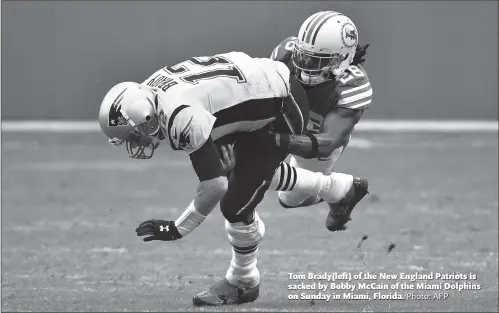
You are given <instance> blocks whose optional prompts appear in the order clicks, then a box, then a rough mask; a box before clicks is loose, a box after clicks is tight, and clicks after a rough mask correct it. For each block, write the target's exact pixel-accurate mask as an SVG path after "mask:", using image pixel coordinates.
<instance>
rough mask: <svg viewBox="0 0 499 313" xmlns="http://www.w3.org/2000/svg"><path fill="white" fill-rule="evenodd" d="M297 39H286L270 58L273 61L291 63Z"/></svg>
mask: <svg viewBox="0 0 499 313" xmlns="http://www.w3.org/2000/svg"><path fill="white" fill-rule="evenodd" d="M296 39H297V38H296V37H288V38H286V39H284V40H283V41H282V42H281V43H280V44H279V45H278V46H277V47H275V49H274V51H272V54H271V56H270V58H271V59H272V60H275V61H280V62H283V63H286V64H288V63H289V62H290V61H291V55H292V53H293V48H294V46H295V43H296Z"/></svg>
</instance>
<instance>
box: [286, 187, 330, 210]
mask: <svg viewBox="0 0 499 313" xmlns="http://www.w3.org/2000/svg"><path fill="white" fill-rule="evenodd" d="M277 195H278V197H279V203H280V204H281V206H282V207H283V208H285V209H290V208H297V207H301V206H309V205H312V204H317V203H319V202H321V201H322V200H321V198H319V197H311V196H309V195H307V194H304V193H299V192H293V191H280V192H278V193H277Z"/></svg>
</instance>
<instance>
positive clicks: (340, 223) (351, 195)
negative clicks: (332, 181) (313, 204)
mask: <svg viewBox="0 0 499 313" xmlns="http://www.w3.org/2000/svg"><path fill="white" fill-rule="evenodd" d="M368 185H369V184H368V181H367V178H359V177H354V179H353V184H352V187H351V188H350V190H349V191H348V192H347V194H346V195H345V197H343V199H341V200H340V201H339V202H337V203H328V205H329V214H328V216H327V219H326V228H327V229H329V230H330V231H341V230H345V229H346V226H345V224H346V223H348V221H350V220H351V218H350V214H351V213H352V211H353V209H354V208H355V206H356V205H357V203H359V202H360V200H362V199H363V198H364V197H365V195H367V194H368V193H369V191H368Z"/></svg>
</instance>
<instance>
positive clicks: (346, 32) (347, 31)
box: [341, 23, 357, 47]
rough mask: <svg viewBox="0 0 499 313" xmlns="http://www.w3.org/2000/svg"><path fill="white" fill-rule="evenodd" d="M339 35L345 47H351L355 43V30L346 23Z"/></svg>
mask: <svg viewBox="0 0 499 313" xmlns="http://www.w3.org/2000/svg"><path fill="white" fill-rule="evenodd" d="M341 33H342V36H341V38H342V39H343V43H344V44H345V46H347V47H352V46H354V45H355V44H356V43H357V30H356V29H355V27H354V26H353V25H352V24H349V23H347V24H345V25H343V29H342V31H341Z"/></svg>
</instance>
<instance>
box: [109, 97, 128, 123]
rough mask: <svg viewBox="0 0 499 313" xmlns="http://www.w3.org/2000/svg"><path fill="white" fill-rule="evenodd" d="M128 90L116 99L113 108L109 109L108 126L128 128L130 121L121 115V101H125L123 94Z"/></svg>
mask: <svg viewBox="0 0 499 313" xmlns="http://www.w3.org/2000/svg"><path fill="white" fill-rule="evenodd" d="M125 91H126V89H125V90H123V91H122V92H121V93H120V94H119V95H118V96H117V97H116V99H114V102H113V104H112V105H111V108H110V109H109V116H108V123H107V125H108V126H114V127H117V126H127V125H128V121H127V120H126V119H125V117H124V116H123V114H122V113H121V103H120V102H121V100H122V99H123V94H124V93H125Z"/></svg>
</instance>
